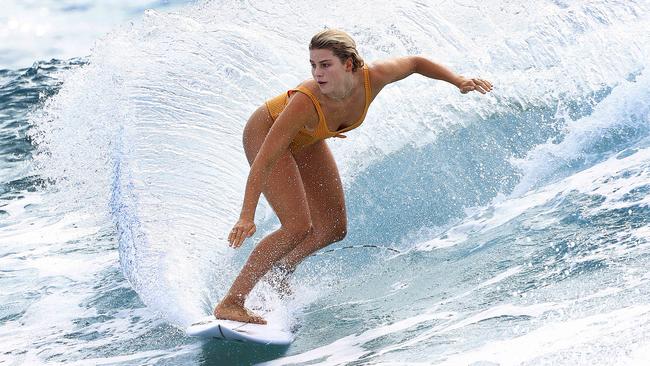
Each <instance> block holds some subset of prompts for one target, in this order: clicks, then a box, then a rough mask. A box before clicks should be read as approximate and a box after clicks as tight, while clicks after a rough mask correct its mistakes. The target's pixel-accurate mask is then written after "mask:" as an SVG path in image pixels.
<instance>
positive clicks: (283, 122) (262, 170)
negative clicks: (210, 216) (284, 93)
mask: <svg viewBox="0 0 650 366" xmlns="http://www.w3.org/2000/svg"><path fill="white" fill-rule="evenodd" d="M315 119H318V115H317V114H316V110H315V109H314V107H313V104H312V102H311V100H310V99H309V97H307V96H306V95H304V94H302V93H296V94H294V95H293V96H292V97H291V99H290V100H289V103H288V104H287V106H286V107H285V108H284V110H283V111H282V113H280V115H279V116H278V118H277V119H276V120H275V122H274V123H273V126H271V129H270V130H269V133H268V134H267V135H266V138H265V139H264V142H263V143H262V146H261V147H260V150H259V152H258V153H257V156H255V160H253V164H251V169H250V172H249V173H248V180H247V181H246V191H245V193H244V203H243V205H242V210H241V214H240V216H239V221H237V223H236V224H235V226H234V227H233V229H232V230H231V231H230V234H229V235H228V242H229V243H230V246H232V247H235V248H238V247H239V246H240V245H241V244H242V243H243V242H244V239H246V238H247V237H249V236H251V235H253V233H255V223H254V219H255V209H256V208H257V203H258V202H259V198H260V195H261V194H262V189H263V187H264V185H265V184H266V180H267V179H268V176H269V174H270V173H271V170H272V169H273V167H274V166H275V163H276V162H277V161H278V159H279V158H280V156H281V155H282V153H283V152H285V151H287V149H288V148H289V145H290V144H291V141H293V139H294V137H295V136H296V135H297V134H298V131H300V129H301V128H302V127H303V126H305V125H306V124H309V123H311V122H312V121H313V120H315Z"/></svg>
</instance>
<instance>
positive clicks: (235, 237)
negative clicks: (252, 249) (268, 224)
mask: <svg viewBox="0 0 650 366" xmlns="http://www.w3.org/2000/svg"><path fill="white" fill-rule="evenodd" d="M255 230H256V229H255V223H254V222H253V220H249V219H245V218H240V219H239V220H238V221H237V223H236V224H235V226H233V228H232V230H230V234H228V242H229V243H230V246H231V247H233V248H239V247H240V246H241V245H242V243H243V242H244V239H246V238H248V237H250V236H251V235H253V234H255Z"/></svg>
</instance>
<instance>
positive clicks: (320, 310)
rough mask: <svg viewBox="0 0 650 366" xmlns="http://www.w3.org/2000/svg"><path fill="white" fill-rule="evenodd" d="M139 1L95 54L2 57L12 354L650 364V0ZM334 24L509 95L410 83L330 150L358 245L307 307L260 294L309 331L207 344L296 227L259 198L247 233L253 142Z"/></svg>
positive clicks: (100, 358)
mask: <svg viewBox="0 0 650 366" xmlns="http://www.w3.org/2000/svg"><path fill="white" fill-rule="evenodd" d="M100 3H101V2H86V3H83V4H81V2H79V3H77V2H73V1H70V2H66V5H65V6H63V5H62V6H60V7H57V8H54V7H50V8H49V9H50V10H48V12H47V14H55V15H54V16H53V17H54V19H56V17H57V16H60V17H61V19H65V17H66V16H68V14H70V13H71V12H72V13H75V14H77V15H76V16H79V17H80V18H81V19H84V21H87V22H89V23H93V22H94V21H95V20H94V19H95V18H98V17H101V16H100V15H99V14H104V13H103V12H105V11H106V10H105V9H106V5H101V4H100ZM24 4H28V5H29V4H32V5H33V4H37V3H29V2H27V3H23V5H24ZM116 4H118V5H115V6H114V7H113V8H111V9H112V11H114V12H116V13H118V14H121V15H120V16H118V17H116V18H115V19H118V20H116V21H115V23H110V22H108V21H106V20H102V23H101V24H103V26H104V27H105V28H106V31H105V32H106V33H105V34H102V35H93V37H94V38H92V39H93V42H94V43H92V46H91V45H90V44H89V45H88V46H86V47H90V48H88V52H84V51H83V50H82V51H79V52H80V53H79V54H74V55H73V56H76V57H72V56H70V57H72V58H68V57H65V58H63V59H54V60H52V59H51V57H42V56H40V54H41V53H40V52H44V53H43V54H45V53H46V52H45V51H46V50H45V46H38V47H36V49H37V51H33V49H34V47H31V46H30V47H22V48H21V47H19V46H17V44H18V43H16V44H14V45H13V46H11V47H13V48H12V49H13V50H14V51H13V54H14V55H17V54H19V53H20V54H21V55H22V56H20V57H17V56H14V57H13V58H11V60H10V61H3V60H5V59H4V58H0V61H2V62H3V65H6V66H4V69H3V70H0V244H2V245H0V364H5V363H6V364H7V365H21V364H26V365H33V364H66V365H68V364H72V365H88V364H93V365H94V364H98V365H100V364H110V365H151V364H156V365H197V364H199V365H238V364H241V365H248V364H266V365H288V364H291V365H420V364H422V365H646V364H648V362H650V302H649V301H648V300H649V295H648V294H649V293H650V292H649V290H650V282H649V281H650V275H649V274H648V271H647V268H648V264H649V260H650V256H649V255H650V245H649V242H648V240H649V239H650V230H649V229H648V228H647V223H648V220H650V210H649V208H648V207H649V206H648V204H649V203H650V196H649V193H650V184H649V183H648V182H649V178H650V106H649V103H648V101H649V100H650V75H649V74H648V71H647V67H648V60H650V29H649V28H650V19H649V18H650V15H649V14H650V12H649V10H650V4H648V3H647V2H646V1H612V0H600V1H575V2H568V1H550V0H545V1H539V2H536V3H535V4H531V3H529V2H524V1H518V2H517V1H515V2H509V3H507V4H505V3H497V2H483V3H481V4H476V3H471V4H470V3H466V2H454V3H437V4H433V3H429V2H415V1H404V2H399V3H397V2H389V1H379V2H377V1H373V2H370V1H359V2H354V3H350V2H339V1H333V2H328V3H316V2H303V3H299V4H296V3H291V2H284V1H278V2H274V3H262V2H242V1H207V2H198V3H191V4H189V3H186V2H180V1H179V2H172V4H169V2H164V3H151V2H142V3H141V4H136V5H133V3H128V2H124V3H121V4H120V3H116ZM23 5H21V6H23ZM34 6H36V5H34ZM16 7H17V6H15V7H14V8H16ZM145 8H152V9H148V10H144V9H145ZM92 9H95V10H92ZM98 9H99V10H98ZM31 11H32V13H34V10H33V9H32V10H31ZM93 11H96V12H95V13H93ZM15 14H24V13H20V12H18V13H15ZM84 14H85V15H84ZM20 16H22V15H20ZM32 16H33V14H32ZM25 17H27V16H25ZM14 18H16V19H17V18H19V16H18V15H14ZM23 18H24V17H23ZM23 18H21V19H23ZM122 19H123V20H122ZM109 23H110V24H109ZM11 24H14V26H13V27H14V28H12V29H19V28H16V27H17V26H16V25H15V23H11ZM93 24H94V23H93ZM325 26H330V27H340V28H343V29H345V30H347V31H348V32H349V33H351V34H352V35H353V37H354V38H355V39H356V41H357V43H358V45H359V48H360V51H361V53H362V55H363V56H364V58H365V59H366V60H367V61H368V62H372V61H373V60H377V59H381V58H385V57H392V56H399V55H405V54H423V55H427V56H428V57H431V58H432V59H435V60H438V61H440V62H442V63H444V64H446V65H449V66H450V67H451V68H452V69H454V70H457V71H458V72H459V73H462V74H464V75H468V76H471V75H480V76H482V77H485V78H487V79H489V80H492V81H493V83H494V84H495V90H494V91H493V93H492V94H491V95H487V96H481V95H478V94H477V93H475V94H469V95H462V94H460V93H458V91H457V90H454V88H453V87H452V86H450V85H447V84H444V83H442V82H435V81H432V80H426V79H425V78H423V77H419V76H413V77H410V78H408V79H406V80H404V81H402V82H401V83H398V84H394V85H391V86H389V87H387V88H386V89H385V90H384V91H382V94H380V96H379V97H378V98H377V99H376V101H375V102H374V103H373V105H372V107H371V108H370V111H369V113H368V116H367V118H366V121H365V122H364V124H363V126H362V127H361V128H360V129H357V130H355V131H354V132H353V133H351V134H350V135H349V136H348V139H345V140H342V141H339V140H337V141H331V142H330V146H331V147H332V150H333V151H334V154H335V156H336V158H337V162H338V163H339V168H340V171H341V175H342V179H343V182H344V186H345V194H346V199H347V209H348V220H349V230H348V232H349V233H348V236H347V237H346V239H345V240H344V241H343V242H340V243H337V244H335V245H333V246H332V248H328V249H335V250H328V251H322V252H321V253H318V254H317V255H314V256H312V257H310V258H308V259H307V260H306V261H305V262H304V263H303V264H302V265H301V267H300V268H299V270H298V271H297V272H296V274H295V276H294V278H292V287H293V289H294V296H293V297H292V298H288V299H280V298H279V297H278V295H277V294H276V293H274V292H273V290H272V289H271V288H270V286H269V285H268V284H266V283H261V284H260V285H259V286H258V287H257V288H256V289H255V291H254V292H253V294H252V295H251V298H250V299H249V305H250V306H251V307H253V308H256V309H257V310H258V311H260V312H262V313H264V314H265V316H266V317H268V318H271V319H274V320H276V321H277V322H280V323H282V324H284V325H285V326H286V327H287V328H288V329H291V330H292V331H293V332H294V334H295V337H296V341H295V342H294V344H292V345H291V346H290V347H289V348H268V347H257V346H252V345H244V344H237V343H232V344H231V343H220V342H216V341H205V340H200V339H195V338H188V337H186V336H185V335H184V331H183V329H184V328H185V327H186V326H187V325H188V324H189V323H190V322H192V321H193V320H195V319H197V318H199V317H202V316H204V315H207V314H209V313H210V311H211V308H212V306H213V305H214V304H215V303H216V302H217V301H218V300H219V299H220V298H221V297H222V296H223V295H224V293H225V292H226V290H227V289H228V287H229V285H230V283H231V282H232V280H233V279H234V277H235V276H236V274H237V273H238V271H239V269H240V268H241V266H242V264H243V262H244V261H245V260H246V258H247V255H248V254H249V253H250V251H251V249H252V247H253V246H254V244H255V243H256V242H257V241H258V240H259V239H260V238H261V237H262V236H263V235H264V234H265V233H268V232H269V231H271V230H273V229H274V228H275V227H276V226H277V225H278V222H277V219H276V218H275V217H274V215H273V213H272V211H271V210H270V208H269V207H268V204H266V202H262V203H261V205H260V207H259V209H258V214H257V223H258V233H257V234H256V235H255V236H254V237H253V239H252V240H250V241H249V242H248V243H247V244H246V245H245V246H244V247H243V248H241V249H239V250H236V251H235V250H232V249H230V248H228V247H227V245H226V242H225V237H226V233H227V232H228V230H229V229H230V226H231V225H232V223H233V222H234V220H235V218H236V217H237V215H238V210H239V208H240V204H241V197H242V195H243V189H244V183H245V179H246V175H247V173H248V165H247V163H246V160H245V158H244V155H243V151H242V147H241V132H242V128H243V126H244V123H245V121H246V119H247V117H248V115H249V114H250V113H251V112H252V111H253V110H254V109H255V108H257V106H258V105H259V104H260V103H262V102H263V101H264V100H265V99H266V98H268V97H271V96H273V95H276V94H277V93H279V92H281V91H283V90H285V89H287V88H290V87H293V86H295V85H296V84H297V83H298V82H300V81H301V80H303V79H306V78H308V77H309V64H308V59H307V55H308V52H307V48H306V44H307V42H308V40H309V38H310V37H311V35H312V34H313V33H315V32H316V31H318V30H320V29H322V28H323V27H325ZM9 28H10V27H9V21H7V23H6V28H2V26H0V36H2V35H3V33H2V31H3V29H9ZM73 28H74V26H73V25H70V28H69V29H73ZM30 29H31V28H30ZM34 29H35V28H34ZM62 32H63V31H62ZM46 33H47V32H46ZM63 33H66V32H63ZM68 33H75V32H72V31H70V32H68ZM87 37H88V36H87V35H86V36H84V38H87ZM96 37H98V38H96ZM62 39H66V38H65V37H63V38H62ZM70 42H73V41H70ZM57 49H58V50H72V49H74V47H72V46H66V44H65V43H64V42H63V43H61V44H59V45H58V47H57ZM5 55H6V54H5ZM25 55H32V57H34V58H33V59H32V60H31V61H30V62H29V63H27V64H25V62H23V61H20V60H24V59H25V57H28V56H25ZM7 59H9V58H7ZM48 60H49V61H48ZM16 64H18V65H20V64H24V65H25V66H27V65H29V64H31V65H32V66H31V67H27V68H22V67H24V66H16Z"/></svg>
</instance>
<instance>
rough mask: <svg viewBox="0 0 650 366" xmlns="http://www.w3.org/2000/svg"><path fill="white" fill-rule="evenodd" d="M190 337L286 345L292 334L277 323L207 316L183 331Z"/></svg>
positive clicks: (288, 343) (289, 341) (291, 339)
mask: <svg viewBox="0 0 650 366" xmlns="http://www.w3.org/2000/svg"><path fill="white" fill-rule="evenodd" d="M185 332H186V333H187V335H189V336H192V337H207V338H217V339H223V340H227V341H238V342H250V343H258V344H266V345H277V346H288V345H290V344H291V342H293V334H291V332H289V331H287V330H284V329H282V328H280V327H279V326H278V325H277V324H273V323H272V322H269V323H267V324H264V325H261V324H251V323H241V322H236V321H232V320H222V319H215V318H214V316H208V317H205V318H203V319H201V320H200V321H198V322H196V323H193V324H192V325H190V326H189V327H188V328H187V330H186V331H185Z"/></svg>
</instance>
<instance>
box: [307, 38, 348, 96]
mask: <svg viewBox="0 0 650 366" xmlns="http://www.w3.org/2000/svg"><path fill="white" fill-rule="evenodd" d="M309 62H310V63H311V75H312V77H313V78H314V80H315V81H316V82H317V83H318V87H319V88H320V90H321V92H322V93H323V94H329V93H332V92H335V93H337V92H340V90H341V89H344V88H345V84H344V81H345V78H346V77H348V76H347V75H346V73H347V72H348V71H352V61H351V60H348V61H347V62H345V63H342V62H341V60H340V59H339V58H338V57H336V56H335V55H334V53H333V52H332V50H328V49H314V50H310V51H309Z"/></svg>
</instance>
